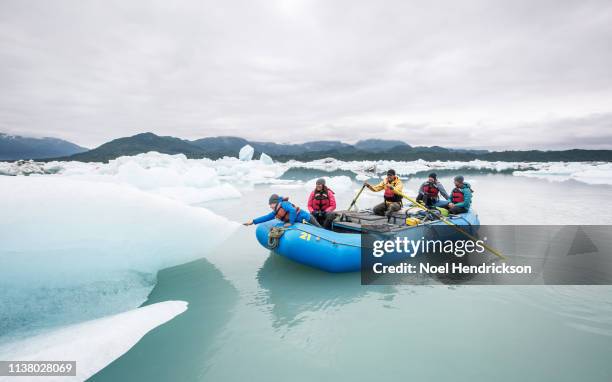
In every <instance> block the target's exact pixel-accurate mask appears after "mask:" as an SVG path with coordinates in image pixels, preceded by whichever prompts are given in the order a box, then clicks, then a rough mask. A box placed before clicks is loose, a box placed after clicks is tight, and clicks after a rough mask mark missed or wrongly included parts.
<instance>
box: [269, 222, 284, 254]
mask: <svg viewBox="0 0 612 382" xmlns="http://www.w3.org/2000/svg"><path fill="white" fill-rule="evenodd" d="M285 231H286V230H285V228H284V227H272V228H271V229H270V232H269V233H268V248H270V249H274V248H276V247H278V243H279V242H280V238H281V236H283V234H284V233H285Z"/></svg>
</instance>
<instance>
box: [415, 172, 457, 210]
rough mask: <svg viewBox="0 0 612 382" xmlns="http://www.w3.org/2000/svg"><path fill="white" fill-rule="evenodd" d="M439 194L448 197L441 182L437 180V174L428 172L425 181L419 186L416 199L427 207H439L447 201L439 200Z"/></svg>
mask: <svg viewBox="0 0 612 382" xmlns="http://www.w3.org/2000/svg"><path fill="white" fill-rule="evenodd" d="M440 195H442V197H443V198H444V199H446V200H449V199H450V198H449V196H448V193H447V192H446V189H445V188H444V186H443V185H442V183H440V182H439V181H438V175H436V173H435V172H432V173H431V174H429V176H428V178H427V181H426V182H424V183H423V184H422V185H421V188H419V195H418V196H417V198H416V200H417V201H419V202H420V201H422V202H423V203H425V205H426V206H427V207H433V206H437V207H441V206H443V205H446V204H448V202H444V201H440Z"/></svg>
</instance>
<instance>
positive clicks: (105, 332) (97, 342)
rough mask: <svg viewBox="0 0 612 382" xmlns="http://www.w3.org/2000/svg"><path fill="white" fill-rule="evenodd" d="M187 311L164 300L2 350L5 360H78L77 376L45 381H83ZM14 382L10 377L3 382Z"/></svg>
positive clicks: (0, 354)
mask: <svg viewBox="0 0 612 382" xmlns="http://www.w3.org/2000/svg"><path fill="white" fill-rule="evenodd" d="M186 310H187V303H186V302H185V301H164V302H159V303H157V304H152V305H147V306H143V307H141V308H138V309H134V310H130V311H127V312H124V313H120V314H116V315H113V316H109V317H104V318H99V319H96V320H91V321H86V322H82V323H79V324H75V325H70V326H65V327H63V328H60V329H56V330H53V331H51V332H47V333H44V334H39V335H37V336H34V337H30V338H26V339H22V340H18V341H14V342H10V343H8V344H5V345H2V346H1V347H0V359H2V360H6V361H19V360H31V361H47V360H71V361H76V363H77V368H76V372H77V375H76V377H55V378H53V377H45V378H44V380H45V381H55V380H57V381H84V380H86V379H88V378H89V377H91V376H92V375H94V374H95V373H96V372H98V371H100V370H101V369H103V368H104V367H105V366H106V365H108V364H110V363H111V362H113V361H114V360H115V359H117V358H119V357H120V356H121V355H122V354H124V353H126V352H127V351H128V350H129V349H130V348H131V347H132V346H134V345H135V344H136V343H137V342H138V341H140V339H141V338H142V337H144V335H145V334H147V333H148V332H149V331H151V330H153V329H154V328H156V327H158V326H159V325H162V324H163V323H165V322H168V321H170V320H171V319H173V318H174V317H176V316H178V315H179V314H181V313H183V312H185V311H186ZM5 380H6V381H8V380H11V381H12V380H13V379H12V378H10V377H5V378H2V377H0V381H5Z"/></svg>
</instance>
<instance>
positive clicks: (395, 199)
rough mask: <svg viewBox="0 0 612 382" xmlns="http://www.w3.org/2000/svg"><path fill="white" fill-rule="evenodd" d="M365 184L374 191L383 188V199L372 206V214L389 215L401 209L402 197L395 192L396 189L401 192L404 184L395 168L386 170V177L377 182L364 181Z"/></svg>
mask: <svg viewBox="0 0 612 382" xmlns="http://www.w3.org/2000/svg"><path fill="white" fill-rule="evenodd" d="M365 186H366V187H367V188H369V189H370V190H371V191H374V192H378V191H382V190H385V193H384V195H383V196H384V198H385V200H384V201H383V202H382V203H380V204H377V205H376V206H374V208H373V209H372V211H373V212H374V214H376V215H379V216H385V215H386V216H387V217H390V216H391V214H393V213H394V212H397V211H399V210H400V209H402V197H401V196H400V195H398V194H396V191H397V192H402V189H403V187H404V186H403V184H402V181H401V180H400V178H399V177H397V176H396V175H395V170H392V169H391V170H389V171H387V177H386V178H385V179H383V181H382V182H380V183H379V184H377V185H375V186H372V185H371V184H369V183H368V182H366V183H365Z"/></svg>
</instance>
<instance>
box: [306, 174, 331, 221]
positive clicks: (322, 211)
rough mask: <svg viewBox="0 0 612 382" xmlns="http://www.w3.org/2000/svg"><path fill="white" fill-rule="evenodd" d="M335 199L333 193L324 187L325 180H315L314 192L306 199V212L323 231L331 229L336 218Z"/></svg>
mask: <svg viewBox="0 0 612 382" xmlns="http://www.w3.org/2000/svg"><path fill="white" fill-rule="evenodd" d="M335 209H336V197H335V196H334V192H333V191H332V190H331V189H330V188H329V187H327V186H326V185H325V179H323V178H321V179H317V184H316V186H315V189H314V191H312V192H311V193H310V197H309V198H308V211H310V214H311V215H312V216H314V218H315V219H317V221H318V222H319V224H321V225H322V226H323V228H325V229H329V228H331V224H332V222H333V221H334V219H335V218H336V214H335V213H334V210H335Z"/></svg>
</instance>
